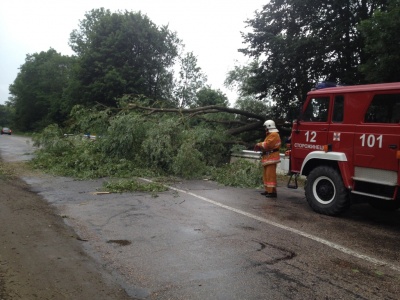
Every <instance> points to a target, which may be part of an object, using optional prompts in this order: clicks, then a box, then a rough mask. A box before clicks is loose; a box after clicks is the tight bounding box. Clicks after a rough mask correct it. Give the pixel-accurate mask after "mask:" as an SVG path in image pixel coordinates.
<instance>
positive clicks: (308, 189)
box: [305, 166, 350, 216]
mask: <svg viewBox="0 0 400 300" xmlns="http://www.w3.org/2000/svg"><path fill="white" fill-rule="evenodd" d="M305 194H306V199H307V202H308V204H309V205H310V206H311V208H312V209H313V210H314V211H316V212H318V213H320V214H324V215H329V216H333V215H338V214H340V213H342V212H344V211H345V210H346V209H347V208H348V207H349V206H350V201H349V197H348V191H347V190H346V188H345V186H344V184H343V181H342V178H341V176H340V174H339V173H338V171H336V170H335V169H333V168H331V167H327V166H320V167H317V168H315V169H314V170H312V171H311V173H310V174H309V175H308V177H307V184H306V186H305Z"/></svg>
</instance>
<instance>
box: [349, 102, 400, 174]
mask: <svg viewBox="0 0 400 300" xmlns="http://www.w3.org/2000/svg"><path fill="white" fill-rule="evenodd" d="M399 122H400V94H389V95H376V96H375V97H374V98H373V100H372V102H371V105H370V107H369V108H368V110H367V113H366V115H365V119H364V122H363V123H362V124H360V125H358V126H356V132H355V138H354V163H355V166H356V167H357V166H358V167H366V168H374V169H383V170H390V171H396V172H397V171H399V160H398V159H397V152H398V151H400V123H399Z"/></svg>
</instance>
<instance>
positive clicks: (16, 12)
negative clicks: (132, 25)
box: [0, 0, 268, 104]
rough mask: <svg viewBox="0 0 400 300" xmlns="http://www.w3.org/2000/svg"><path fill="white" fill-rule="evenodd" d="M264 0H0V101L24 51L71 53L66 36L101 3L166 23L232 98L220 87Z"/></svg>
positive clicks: (214, 83)
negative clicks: (242, 36)
mask: <svg viewBox="0 0 400 300" xmlns="http://www.w3.org/2000/svg"><path fill="white" fill-rule="evenodd" d="M267 2H268V0H68V1H65V0H1V1H0V104H4V102H5V101H7V100H8V97H9V94H8V87H9V85H10V84H12V83H13V82H14V80H15V78H16V76H17V74H18V71H19V70H18V69H19V67H20V66H21V65H22V64H24V62H25V58H26V55H27V54H33V53H39V52H41V51H47V50H49V48H50V47H51V48H53V49H55V50H56V51H57V52H60V53H61V54H64V55H72V54H74V53H73V52H72V50H71V49H70V47H69V46H68V40H69V35H70V33H71V32H72V30H74V29H77V28H78V24H79V20H83V19H84V16H85V13H86V12H88V11H90V10H92V9H95V8H100V7H104V8H106V9H110V10H111V11H112V12H115V11H117V10H128V11H133V12H138V11H141V12H142V13H144V14H146V15H147V16H148V17H149V18H150V20H152V21H153V22H154V23H155V24H156V25H159V26H161V25H169V28H170V30H171V31H176V32H177V34H178V37H179V38H180V39H181V40H183V43H184V44H185V45H186V51H188V52H189V51H192V52H193V53H194V54H195V55H196V57H197V59H198V66H199V67H201V68H202V70H203V72H204V73H205V74H206V75H207V77H208V84H211V86H212V88H214V89H221V90H222V91H223V92H225V93H226V94H227V95H228V97H229V100H230V102H231V103H232V102H234V100H236V99H234V98H235V95H234V94H233V93H230V92H229V91H227V90H226V89H225V88H224V87H223V82H224V80H225V77H226V73H227V72H228V71H229V70H231V69H232V68H233V66H234V64H235V60H238V61H240V62H245V61H247V58H245V57H244V56H243V55H242V54H240V53H238V51H237V49H239V48H242V47H243V46H244V45H243V44H242V41H243V40H242V38H241V35H240V32H241V31H245V30H246V28H245V26H246V24H245V23H244V21H245V20H247V19H252V18H254V12H255V11H256V10H260V9H261V8H262V6H263V5H264V4H266V3H267Z"/></svg>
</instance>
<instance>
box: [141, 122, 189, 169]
mask: <svg viewBox="0 0 400 300" xmlns="http://www.w3.org/2000/svg"><path fill="white" fill-rule="evenodd" d="M181 130H182V125H181V123H180V122H179V120H178V119H176V118H171V117H168V118H167V117H164V118H160V120H159V122H157V123H156V122H154V123H153V124H152V125H151V126H149V128H148V130H147V134H146V139H145V140H144V141H143V143H142V153H143V161H145V162H146V163H147V166H148V167H150V168H155V169H160V170H163V171H164V172H166V173H170V172H171V171H172V164H173V161H174V157H175V156H176V155H177V153H178V149H179V145H180V144H181V142H182V141H181V139H180V137H181V136H180V132H181Z"/></svg>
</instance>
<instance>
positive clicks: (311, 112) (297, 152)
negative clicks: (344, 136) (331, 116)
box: [291, 97, 330, 171]
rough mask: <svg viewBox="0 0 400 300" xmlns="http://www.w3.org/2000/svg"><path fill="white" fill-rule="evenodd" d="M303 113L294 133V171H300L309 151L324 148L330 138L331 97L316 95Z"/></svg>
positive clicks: (292, 167)
mask: <svg viewBox="0 0 400 300" xmlns="http://www.w3.org/2000/svg"><path fill="white" fill-rule="evenodd" d="M307 103H308V104H307V107H305V109H304V110H303V115H302V117H301V118H300V120H299V123H298V124H297V128H295V130H294V132H293V133H292V147H293V150H294V151H292V160H291V163H292V166H291V169H292V170H293V171H300V169H301V164H302V162H303V160H304V158H305V157H306V156H307V154H308V153H310V152H312V151H317V150H323V146H324V145H325V144H326V143H327V139H328V130H329V123H328V112H329V103H330V99H329V97H315V98H311V99H310V100H309V101H308V102H307Z"/></svg>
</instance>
